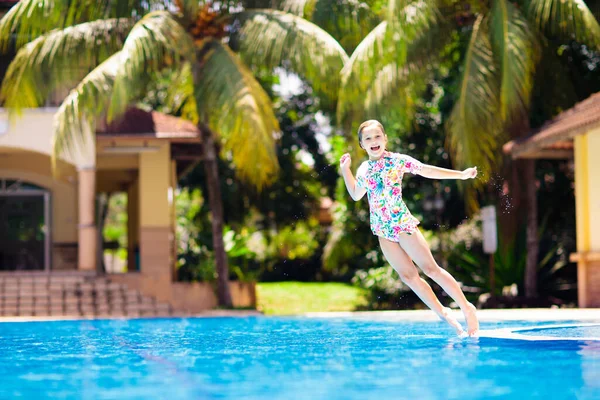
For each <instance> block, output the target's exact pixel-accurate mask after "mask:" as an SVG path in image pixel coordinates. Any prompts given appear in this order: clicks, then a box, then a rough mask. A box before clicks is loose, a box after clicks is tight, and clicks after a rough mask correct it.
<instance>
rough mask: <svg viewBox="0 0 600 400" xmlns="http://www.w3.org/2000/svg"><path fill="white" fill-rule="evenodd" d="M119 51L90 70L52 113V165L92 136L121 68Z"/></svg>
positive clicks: (70, 153) (71, 154) (74, 152)
mask: <svg viewBox="0 0 600 400" xmlns="http://www.w3.org/2000/svg"><path fill="white" fill-rule="evenodd" d="M121 65H122V63H121V53H120V52H118V53H115V54H113V55H112V56H111V57H109V58H108V59H107V60H105V61H104V62H103V63H102V64H100V65H99V66H98V67H96V68H95V69H94V70H93V71H92V72H90V73H89V74H88V75H87V76H86V77H85V78H84V79H83V80H82V81H81V82H80V83H79V85H77V87H76V88H75V89H73V90H72V91H71V92H70V93H69V95H68V96H67V97H66V98H65V100H64V101H63V102H62V104H61V105H60V107H59V108H58V110H57V112H56V114H55V115H54V135H53V137H52V165H53V168H54V166H55V165H56V162H57V160H58V159H59V158H60V157H63V156H65V155H70V156H74V155H75V154H76V152H77V150H78V149H79V148H80V147H81V146H82V144H84V143H86V141H87V140H92V138H91V137H90V136H89V134H90V133H91V129H93V128H95V126H96V124H95V121H96V118H97V117H99V116H101V115H104V113H105V110H106V106H107V104H108V102H109V100H110V97H111V95H112V90H113V84H114V78H115V75H116V73H117V70H118V69H119V68H121Z"/></svg>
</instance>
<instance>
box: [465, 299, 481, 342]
mask: <svg viewBox="0 0 600 400" xmlns="http://www.w3.org/2000/svg"><path fill="white" fill-rule="evenodd" d="M463 313H464V314H465V320H466V321H467V327H468V329H467V333H468V334H469V336H473V335H475V334H476V333H477V332H478V331H479V321H478V320H477V308H475V306H474V305H473V304H471V303H468V304H467V309H466V310H463Z"/></svg>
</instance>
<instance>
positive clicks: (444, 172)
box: [418, 164, 477, 179]
mask: <svg viewBox="0 0 600 400" xmlns="http://www.w3.org/2000/svg"><path fill="white" fill-rule="evenodd" d="M418 174H419V175H421V176H423V177H425V178H429V179H472V178H475V177H476V176H477V167H473V168H467V169H465V170H464V171H457V170H454V169H446V168H440V167H434V166H433V165H427V164H423V168H422V169H421V170H420V171H419V172H418Z"/></svg>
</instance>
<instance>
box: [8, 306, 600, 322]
mask: <svg viewBox="0 0 600 400" xmlns="http://www.w3.org/2000/svg"><path fill="white" fill-rule="evenodd" d="M453 312H454V313H455V315H456V318H457V319H459V320H461V319H462V318H463V317H462V313H461V312H460V310H453ZM477 316H478V318H479V321H480V322H494V321H556V322H559V321H571V320H577V321H598V322H600V308H526V309H512V308H511V309H486V310H478V311H477ZM231 317H264V318H272V317H307V318H353V319H365V320H379V321H438V320H439V318H438V317H437V316H436V315H435V314H434V313H433V312H432V311H430V310H400V311H340V312H336V311H328V312H309V313H303V314H294V315H265V314H263V313H262V312H260V311H256V310H207V311H205V312H202V313H195V314H187V315H177V314H175V315H171V316H140V317H126V316H119V317H116V316H115V317H111V316H96V317H94V316H40V317H35V316H26V317H0V323H2V322H32V321H76V320H95V319H98V320H99V319H102V320H105V319H165V318H166V319H171V318H231Z"/></svg>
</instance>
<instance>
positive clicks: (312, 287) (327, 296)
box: [256, 282, 367, 315]
mask: <svg viewBox="0 0 600 400" xmlns="http://www.w3.org/2000/svg"><path fill="white" fill-rule="evenodd" d="M366 294H367V292H366V291H365V290H364V289H361V288H357V287H354V286H351V285H347V284H343V283H314V282H269V283H264V282H263V283H258V284H257V285H256V297H257V308H258V309H259V310H260V311H262V312H264V313H265V314H270V315H292V314H302V313H305V312H314V311H353V310H355V309H356V308H357V307H359V306H364V305H366V304H367V300H366Z"/></svg>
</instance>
